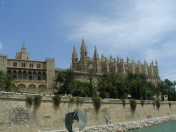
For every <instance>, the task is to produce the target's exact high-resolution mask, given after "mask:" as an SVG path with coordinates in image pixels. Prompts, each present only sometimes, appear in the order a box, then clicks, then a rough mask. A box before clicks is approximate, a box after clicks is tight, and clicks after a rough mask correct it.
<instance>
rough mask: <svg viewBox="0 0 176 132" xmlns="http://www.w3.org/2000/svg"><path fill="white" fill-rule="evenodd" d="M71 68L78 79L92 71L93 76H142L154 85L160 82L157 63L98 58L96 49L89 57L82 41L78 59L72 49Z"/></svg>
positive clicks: (74, 49) (117, 58)
mask: <svg viewBox="0 0 176 132" xmlns="http://www.w3.org/2000/svg"><path fill="white" fill-rule="evenodd" d="M71 67H72V70H73V71H74V73H75V74H76V75H77V78H78V79H84V78H85V76H86V75H87V74H88V73H89V72H90V71H93V73H94V75H95V76H98V75H102V74H106V73H116V74H118V73H123V74H129V73H132V74H143V75H145V76H146V78H147V80H148V81H150V82H152V83H154V84H157V83H158V81H159V80H160V77H159V70H158V62H157V61H155V62H154V61H152V62H151V63H147V62H146V61H144V62H143V63H141V62H140V61H137V62H136V61H134V60H130V59H129V58H127V59H123V58H119V57H116V58H113V57H109V58H107V57H105V56H103V55H101V57H100V56H99V54H98V51H97V49H96V47H95V49H94V53H93V56H92V57H90V56H89V55H88V49H87V46H86V44H85V41H84V40H82V42H81V48H80V56H79V57H78V53H77V51H76V48H75V47H73V52H72V64H71Z"/></svg>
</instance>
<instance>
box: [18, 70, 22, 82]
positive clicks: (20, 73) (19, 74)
mask: <svg viewBox="0 0 176 132" xmlns="http://www.w3.org/2000/svg"><path fill="white" fill-rule="evenodd" d="M18 79H20V80H21V79H22V72H21V71H18Z"/></svg>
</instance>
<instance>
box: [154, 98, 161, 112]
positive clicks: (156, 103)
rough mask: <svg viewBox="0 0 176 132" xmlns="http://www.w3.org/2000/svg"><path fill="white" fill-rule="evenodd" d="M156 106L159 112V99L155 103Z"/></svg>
mask: <svg viewBox="0 0 176 132" xmlns="http://www.w3.org/2000/svg"><path fill="white" fill-rule="evenodd" d="M155 105H156V108H157V110H158V111H159V109H160V101H159V100H158V99H157V100H156V101H155Z"/></svg>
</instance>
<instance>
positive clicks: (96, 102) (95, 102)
mask: <svg viewBox="0 0 176 132" xmlns="http://www.w3.org/2000/svg"><path fill="white" fill-rule="evenodd" d="M92 101H93V106H94V109H95V112H96V113H98V112H99V110H100V108H101V98H100V97H98V96H96V97H93V98H92Z"/></svg>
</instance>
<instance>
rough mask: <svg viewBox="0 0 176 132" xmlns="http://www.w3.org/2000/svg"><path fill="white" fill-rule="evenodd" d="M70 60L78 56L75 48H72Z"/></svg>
mask: <svg viewBox="0 0 176 132" xmlns="http://www.w3.org/2000/svg"><path fill="white" fill-rule="evenodd" d="M72 58H78V54H77V51H76V48H75V46H73V52H72Z"/></svg>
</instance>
